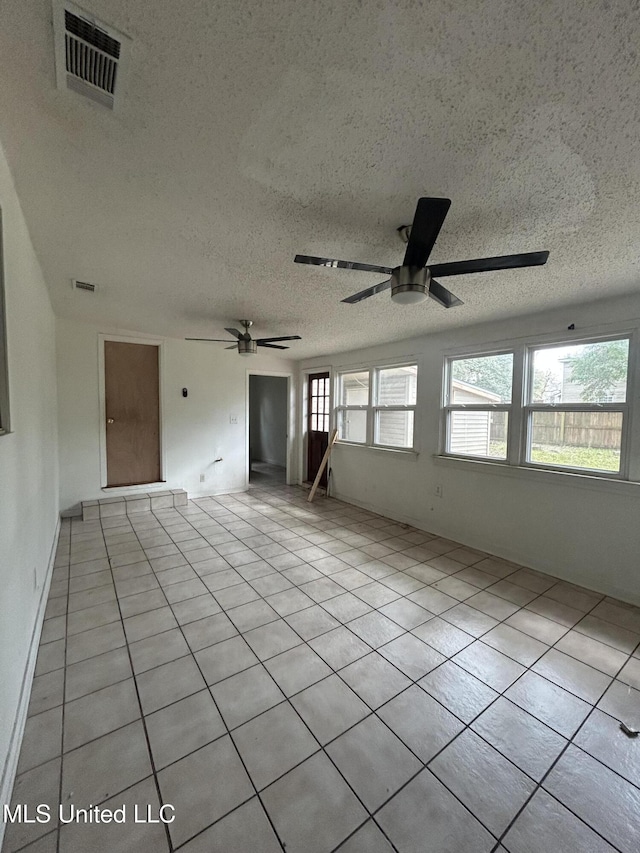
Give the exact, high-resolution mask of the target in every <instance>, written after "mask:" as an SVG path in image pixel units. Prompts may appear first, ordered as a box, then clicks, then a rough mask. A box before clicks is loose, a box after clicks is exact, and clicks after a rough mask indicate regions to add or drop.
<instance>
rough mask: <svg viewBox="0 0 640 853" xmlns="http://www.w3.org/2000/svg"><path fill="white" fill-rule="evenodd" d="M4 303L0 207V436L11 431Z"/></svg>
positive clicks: (0, 215) (0, 210) (0, 213)
mask: <svg viewBox="0 0 640 853" xmlns="http://www.w3.org/2000/svg"><path fill="white" fill-rule="evenodd" d="M6 304H7V303H6V294H5V278H4V242H3V228H2V208H1V207H0V436H3V435H8V434H9V433H10V432H11V411H10V400H9V364H8V359H7V312H6Z"/></svg>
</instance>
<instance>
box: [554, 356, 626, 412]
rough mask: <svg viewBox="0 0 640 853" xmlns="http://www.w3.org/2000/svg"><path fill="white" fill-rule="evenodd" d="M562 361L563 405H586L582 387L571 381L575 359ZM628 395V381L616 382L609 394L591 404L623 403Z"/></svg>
mask: <svg viewBox="0 0 640 853" xmlns="http://www.w3.org/2000/svg"><path fill="white" fill-rule="evenodd" d="M561 361H562V391H561V394H560V400H561V401H562V402H563V403H584V402H585V400H583V399H582V385H580V383H578V382H572V381H571V372H572V370H573V363H574V361H575V359H574V358H571V357H570V358H563V359H561ZM626 395H627V382H626V379H623V380H621V381H620V382H616V383H615V384H614V386H613V388H611V389H609V393H608V394H606V395H604V396H602V397H600V398H599V399H598V400H590V401H589V402H591V403H622V402H624V400H625V399H626Z"/></svg>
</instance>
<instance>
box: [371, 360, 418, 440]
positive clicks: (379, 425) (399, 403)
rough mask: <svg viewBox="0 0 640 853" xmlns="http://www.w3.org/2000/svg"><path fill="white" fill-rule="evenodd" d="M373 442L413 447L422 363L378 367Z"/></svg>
mask: <svg viewBox="0 0 640 853" xmlns="http://www.w3.org/2000/svg"><path fill="white" fill-rule="evenodd" d="M375 373H376V383H375V388H376V393H375V404H374V407H373V411H374V429H373V443H374V444H377V445H380V446H382V447H399V448H403V449H405V450H411V449H412V448H413V427H414V421H415V411H416V389H417V384H418V365H417V364H408V365H403V366H401V367H382V368H378V369H377V370H376V371H375Z"/></svg>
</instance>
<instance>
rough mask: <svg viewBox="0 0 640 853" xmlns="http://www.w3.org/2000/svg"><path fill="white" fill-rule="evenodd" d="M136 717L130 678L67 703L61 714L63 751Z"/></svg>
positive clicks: (135, 704) (134, 694)
mask: <svg viewBox="0 0 640 853" xmlns="http://www.w3.org/2000/svg"><path fill="white" fill-rule="evenodd" d="M139 717H140V706H139V704H138V696H137V694H136V689H135V685H134V682H133V678H129V679H127V680H126V681H119V682H117V683H116V684H112V685H110V686H109V687H103V688H102V689H101V690H96V691H94V692H93V693H89V694H87V695H86V696H82V697H81V698H80V699H75V700H73V701H72V702H67V703H66V705H65V711H64V751H65V752H69V751H70V750H72V749H75V748H76V747H78V746H82V744H84V743H87V742H88V741H90V740H95V738H98V737H101V736H102V735H105V734H107V733H108V732H111V731H113V730H114V729H119V728H121V727H122V726H124V725H126V724H127V723H132V722H134V720H137V719H138V718H139Z"/></svg>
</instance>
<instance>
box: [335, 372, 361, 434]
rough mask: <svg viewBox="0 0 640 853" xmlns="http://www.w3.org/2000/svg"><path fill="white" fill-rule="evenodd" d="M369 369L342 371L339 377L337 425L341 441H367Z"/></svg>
mask: <svg viewBox="0 0 640 853" xmlns="http://www.w3.org/2000/svg"><path fill="white" fill-rule="evenodd" d="M368 408H369V371H368V370H357V371H352V372H349V373H342V374H340V377H339V389H338V407H337V427H338V438H339V439H341V441H351V442H353V443H354V444H366V443H367V432H368V430H367V420H368Z"/></svg>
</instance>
